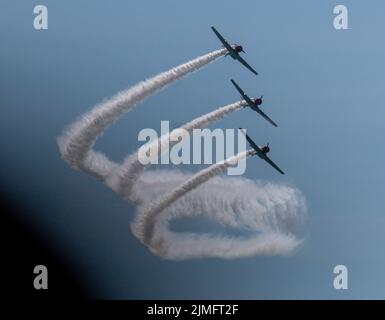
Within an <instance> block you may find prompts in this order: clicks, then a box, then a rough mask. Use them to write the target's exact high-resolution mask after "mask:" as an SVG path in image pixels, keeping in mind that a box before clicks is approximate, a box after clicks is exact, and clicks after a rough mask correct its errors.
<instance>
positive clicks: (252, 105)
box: [230, 79, 278, 127]
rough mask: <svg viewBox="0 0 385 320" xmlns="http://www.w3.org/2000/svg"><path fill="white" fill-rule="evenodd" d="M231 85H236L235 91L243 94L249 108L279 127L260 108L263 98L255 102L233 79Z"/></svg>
mask: <svg viewBox="0 0 385 320" xmlns="http://www.w3.org/2000/svg"><path fill="white" fill-rule="evenodd" d="M230 81H231V83H232V84H233V85H234V87H235V89H237V90H238V92H239V93H240V94H241V96H242V98H243V99H244V100H245V101H246V102H247V106H248V107H250V108H251V109H253V110H254V111H255V112H258V113H259V114H260V115H261V116H262V117H263V118H265V119H266V120H267V121H269V122H270V123H271V124H272V125H273V126H274V127H278V125H277V124H276V123H275V122H274V121H273V120H271V119H270V118H269V117H268V116H267V115H266V114H265V113H264V112H263V111H262V110H261V108H259V106H260V105H261V104H262V96H260V97H259V98H255V99H254V100H253V99H251V98H250V97H249V96H248V95H247V94H246V93H245V92H244V91H243V90H242V89H241V88H240V86H238V84H237V83H236V82H235V81H234V80H233V79H231V80H230Z"/></svg>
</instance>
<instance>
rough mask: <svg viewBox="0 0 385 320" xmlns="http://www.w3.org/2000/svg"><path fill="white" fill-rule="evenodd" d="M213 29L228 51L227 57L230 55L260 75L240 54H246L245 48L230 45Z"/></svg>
mask: <svg viewBox="0 0 385 320" xmlns="http://www.w3.org/2000/svg"><path fill="white" fill-rule="evenodd" d="M211 29H212V30H213V31H214V33H215V35H216V36H217V37H218V38H219V40H220V41H221V42H222V44H223V46H224V47H225V48H226V49H227V51H228V53H227V54H226V55H230V57H231V58H233V59H235V60H238V61H239V62H240V63H242V64H243V65H244V66H245V67H246V68H247V69H249V70H250V71H251V72H252V73H254V74H256V75H257V74H258V72H257V71H255V70H254V69H253V68H252V67H251V66H250V65H249V64H248V63H247V62H246V61H245V60H244V59H243V58H242V57H241V56H240V55H239V53H240V52H245V51H244V50H243V47H242V46H241V45H239V44H234V45H230V44H229V43H228V42H227V41H226V40H225V38H223V37H222V35H221V34H220V33H219V32H218V31H217V29H215V28H214V27H211Z"/></svg>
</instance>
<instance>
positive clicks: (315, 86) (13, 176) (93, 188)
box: [0, 0, 385, 299]
mask: <svg viewBox="0 0 385 320" xmlns="http://www.w3.org/2000/svg"><path fill="white" fill-rule="evenodd" d="M36 4H45V5H47V7H48V11H49V29H48V30H46V31H36V30H34V29H33V26H32V21H33V7H34V5H36ZM337 4H344V5H346V6H347V7H348V10H349V30H342V31H341V30H340V31H337V30H335V29H334V28H333V18H334V15H333V8H334V6H335V5H337ZM384 9H385V4H384V3H383V2H382V1H370V4H369V3H366V2H363V1H344V2H335V1H313V2H312V3H311V5H309V2H308V1H305V0H302V1H299V0H294V1H290V2H289V1H251V0H250V1H237V2H234V1H210V2H207V1H171V0H165V1H113V2H109V3H107V2H106V1H66V2H63V1H62V2H57V1H49V0H45V1H43V2H36V3H35V2H23V1H19V2H15V1H4V5H3V6H2V10H1V12H0V26H1V27H0V39H1V41H2V45H1V46H0V57H1V61H2V62H3V63H2V64H1V65H0V83H1V85H0V94H1V97H2V99H1V108H0V119H1V120H0V121H1V126H0V145H1V146H2V157H1V160H0V161H1V166H0V176H1V184H2V186H3V187H6V188H7V189H8V190H10V191H11V192H12V194H13V195H14V200H15V201H18V202H22V203H23V204H24V205H25V207H26V208H28V210H26V211H25V216H24V217H23V218H24V219H25V221H27V222H28V223H30V224H32V225H34V226H35V227H36V228H37V230H39V231H41V232H46V233H47V235H48V236H49V237H50V239H51V241H52V242H53V243H56V244H57V246H56V247H57V250H59V251H60V252H62V254H63V255H64V256H66V257H68V259H69V260H70V261H72V263H73V264H74V265H75V266H76V267H77V269H78V270H79V273H80V274H81V275H82V277H83V278H84V281H87V282H88V283H90V284H91V285H92V286H93V287H94V289H95V292H96V296H98V297H105V298H109V297H110V298H111V297H114V298H130V299H132V298H133V299H139V298H202V299H204V298H218V299H221V298H229V299H230V298H235V299H236V298H239V299H268V298H289V299H295V298H333V299H345V298H385V276H384V270H385V257H384V255H383V250H381V249H380V248H381V246H382V243H384V242H385V233H384V230H385V218H384V207H385V200H384V199H385V198H384V197H383V192H384V181H385V171H384V170H383V168H382V165H383V163H384V162H385V161H384V160H385V151H384V148H382V145H383V141H382V140H383V136H384V126H383V122H384V120H383V119H384V116H385V111H384V100H385V92H384V90H383V88H384V84H385V80H384V77H383V66H384V64H383V57H384V56H385V43H384V41H383V30H384V27H385V22H384V19H383V12H384ZM211 25H215V26H216V27H217V28H218V29H219V30H220V31H221V32H222V33H223V34H224V35H225V36H226V37H227V38H228V39H229V40H230V41H232V42H239V43H242V44H243V45H244V48H245V50H246V52H247V54H246V55H245V57H246V59H247V61H248V62H249V63H250V64H251V65H252V66H253V67H255V69H256V70H257V71H258V72H259V73H260V75H259V76H258V77H255V76H253V75H252V74H251V73H250V72H248V71H247V70H246V69H244V68H243V67H241V66H240V65H239V64H237V63H236V62H234V61H232V60H231V59H229V58H227V59H220V60H219V61H217V62H215V63H214V64H211V65H210V66H208V67H207V68H205V69H204V70H202V71H200V72H199V73H196V74H194V75H192V76H190V77H188V78H186V79H184V80H183V81H180V82H178V83H176V84H175V85H173V86H172V87H170V88H169V89H167V90H165V91H163V92H161V93H159V94H158V95H156V96H154V97H152V98H150V99H148V100H146V101H145V102H144V103H143V104H142V105H141V106H140V108H137V109H135V110H134V111H133V112H131V113H130V116H129V117H125V118H123V119H122V120H121V121H119V122H118V123H117V124H116V125H114V126H113V127H111V129H109V130H108V132H107V133H106V134H105V135H104V136H103V137H102V138H101V139H100V140H99V141H98V143H97V148H98V149H99V150H102V151H103V152H105V153H106V154H108V155H109V156H110V157H111V158H113V159H114V160H122V159H123V158H124V156H125V155H126V154H127V153H129V152H131V151H133V150H134V149H135V148H136V147H138V146H139V143H138V142H137V141H136V140H135V139H132V137H135V136H136V135H137V133H138V132H139V131H140V130H141V129H142V128H144V127H152V128H159V126H160V120H170V121H171V123H175V124H180V123H182V122H184V121H186V120H189V119H191V118H193V117H196V116H198V115H201V114H203V113H205V112H208V111H210V110H213V109H214V108H215V107H219V106H223V105H225V104H228V103H231V102H234V101H236V100H238V95H237V94H236V92H235V91H234V90H233V88H232V86H231V84H230V82H229V79H230V78H234V79H235V80H237V81H238V82H239V83H240V84H241V85H242V87H243V88H244V90H246V91H247V92H249V93H250V95H260V94H263V95H264V108H265V110H266V112H268V114H269V115H271V117H272V118H273V119H274V120H276V121H277V122H278V123H279V124H280V127H279V128H278V129H276V128H273V127H272V126H269V125H268V124H267V123H265V122H264V121H263V120H262V119H259V118H258V117H256V116H255V115H254V114H253V113H252V112H251V111H249V110H242V111H240V112H237V113H236V114H234V115H232V116H230V117H228V118H226V119H225V120H223V121H221V122H220V123H218V125H216V127H221V128H233V127H238V126H239V125H242V126H244V127H245V128H247V129H248V130H249V133H250V134H251V135H252V136H253V137H255V138H256V140H257V141H258V142H260V143H264V142H265V141H270V143H271V145H272V148H273V150H272V157H273V158H274V159H276V160H277V162H279V164H280V165H281V166H282V167H283V168H284V169H285V171H286V172H287V173H288V174H287V175H286V176H285V177H284V178H282V177H281V176H278V175H277V174H276V173H275V172H274V171H273V170H270V169H269V168H268V167H267V166H265V165H263V164H261V163H260V162H259V161H257V160H256V159H252V160H250V161H249V162H248V167H247V172H246V177H248V178H251V179H262V180H271V181H277V182H278V181H279V182H281V181H282V182H285V183H290V184H292V185H295V186H296V187H298V188H299V189H300V190H301V191H302V192H303V193H304V195H305V197H306V200H307V203H308V218H307V221H306V224H305V226H304V228H303V229H304V230H303V232H304V237H305V242H304V245H303V247H302V248H301V250H299V252H297V253H296V254H295V255H293V256H290V257H253V258H247V259H239V260H229V261H223V260H219V259H203V260H195V261H184V262H170V261H164V260H161V259H159V258H158V257H156V256H153V255H152V254H151V253H150V252H148V251H147V249H146V248H145V247H144V246H142V245H141V244H140V243H139V242H138V240H137V239H136V238H135V237H134V236H133V235H132V234H131V232H130V230H129V223H130V221H131V220H132V218H133V210H134V208H133V207H132V206H131V205H130V204H128V203H126V202H124V201H123V200H121V199H120V198H119V197H118V196H117V195H115V194H114V193H113V192H112V191H110V190H109V189H107V188H106V187H105V186H103V185H101V184H100V183H98V182H97V181H95V180H93V179H92V178H90V177H88V176H86V175H84V174H82V173H80V172H75V171H73V170H71V169H70V168H69V167H68V166H67V165H66V163H64V162H63V161H62V160H61V159H60V155H59V152H58V149H57V146H56V142H55V138H56V137H57V136H58V135H59V134H60V133H61V131H62V130H63V128H64V127H65V126H66V125H67V124H69V123H70V122H71V121H73V120H74V119H75V118H76V117H77V116H79V115H80V114H82V113H83V112H85V111H86V110H88V109H89V108H90V107H91V106H92V105H94V104H95V103H97V102H99V101H101V100H102V99H104V98H106V97H109V96H111V95H113V94H114V93H115V92H117V91H118V90H122V89H125V88H127V87H128V86H130V85H132V84H135V83H137V82H138V81H140V80H143V79H145V78H147V77H149V76H151V75H154V74H156V73H158V72H160V71H164V70H167V69H169V68H170V67H172V66H174V65H176V64H179V63H182V62H185V61H187V60H189V59H191V58H193V57H196V56H198V55H200V54H203V53H206V52H209V51H211V50H214V49H216V48H218V46H219V43H218V40H217V39H216V38H215V36H214V34H213V33H212V32H211V30H210V26H211ZM149 115H150V116H149ZM337 264H344V265H346V266H347V267H348V270H349V289H348V290H346V291H336V290H335V289H334V288H333V273H332V271H333V267H334V266H335V265H337Z"/></svg>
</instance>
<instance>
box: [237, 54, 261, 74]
mask: <svg viewBox="0 0 385 320" xmlns="http://www.w3.org/2000/svg"><path fill="white" fill-rule="evenodd" d="M235 59H237V60H238V61H239V62H240V63H242V64H243V65H244V66H245V67H246V68H247V69H249V70H250V71H251V72H252V73H254V74H255V75H258V72H257V71H255V70H254V69H253V68H252V67H251V66H250V65H249V64H248V63H247V62H246V61H245V60H244V59H243V58H242V57H241V56H240V55H239V54H238V55H237V57H236V58H235Z"/></svg>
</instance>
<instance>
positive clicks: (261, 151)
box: [239, 128, 285, 174]
mask: <svg viewBox="0 0 385 320" xmlns="http://www.w3.org/2000/svg"><path fill="white" fill-rule="evenodd" d="M239 129H240V130H241V131H242V133H243V134H244V135H245V137H246V140H247V142H248V143H249V144H250V146H251V147H252V148H253V149H254V150H255V152H256V155H257V156H258V157H260V158H261V159H262V160H265V161H266V162H267V163H268V164H269V165H271V166H272V167H273V168H274V169H275V170H277V171H278V172H279V173H281V174H285V173H284V172H283V171H282V170H281V169H280V168H279V167H278V166H277V165H276V164H275V163H274V162H273V161H272V160H271V159H270V158H269V157H268V156H267V155H266V154H267V153H269V151H270V148H269V144H268V143H267V144H266V145H265V146H263V147H258V145H257V144H256V143H255V142H254V141H253V140H252V139H251V138H250V137H249V136H248V135H247V133H246V132H245V131H244V129H243V128H239Z"/></svg>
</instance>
